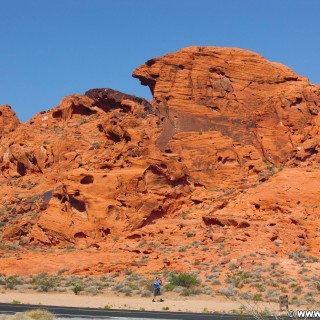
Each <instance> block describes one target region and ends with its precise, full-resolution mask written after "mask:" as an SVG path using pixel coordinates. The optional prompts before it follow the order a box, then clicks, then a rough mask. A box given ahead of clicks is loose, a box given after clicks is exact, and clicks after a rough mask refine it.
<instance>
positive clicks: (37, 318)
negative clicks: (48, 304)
mask: <svg viewBox="0 0 320 320" xmlns="http://www.w3.org/2000/svg"><path fill="white" fill-rule="evenodd" d="M54 319H56V318H55V316H54V315H53V314H52V313H50V312H49V311H47V310H41V309H36V310H29V311H26V312H22V313H21V312H19V313H16V314H15V315H13V316H12V315H2V316H0V320H54Z"/></svg>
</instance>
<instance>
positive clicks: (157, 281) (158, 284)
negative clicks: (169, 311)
mask: <svg viewBox="0 0 320 320" xmlns="http://www.w3.org/2000/svg"><path fill="white" fill-rule="evenodd" d="M161 285H162V281H161V279H160V278H159V277H156V278H155V280H154V282H153V286H154V291H153V299H152V302H156V301H155V298H156V297H159V296H161ZM159 301H160V302H163V301H164V300H163V299H162V298H160V299H159Z"/></svg>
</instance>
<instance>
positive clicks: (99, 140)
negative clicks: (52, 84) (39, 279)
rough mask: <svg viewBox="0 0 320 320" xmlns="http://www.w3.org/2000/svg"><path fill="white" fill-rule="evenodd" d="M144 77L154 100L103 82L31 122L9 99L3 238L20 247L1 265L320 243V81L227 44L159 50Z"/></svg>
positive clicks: (74, 267)
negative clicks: (16, 112) (18, 114)
mask: <svg viewBox="0 0 320 320" xmlns="http://www.w3.org/2000/svg"><path fill="white" fill-rule="evenodd" d="M133 76H134V77H136V78H138V79H139V80H140V81H141V83H142V84H143V85H147V86H149V88H150V90H151V92H152V94H153V100H152V101H151V102H150V103H149V102H147V101H146V100H144V99H142V98H138V97H135V96H130V95H126V94H123V93H120V92H117V91H114V90H111V89H93V90H89V91H88V92H86V93H85V94H84V95H72V96H68V97H65V98H64V99H63V100H62V101H61V103H60V105H59V106H57V107H55V108H53V109H51V110H49V111H47V112H44V113H41V114H38V115H36V116H34V117H33V118H32V119H31V120H30V121H28V122H27V123H21V124H19V122H18V120H17V119H16V117H15V115H13V113H12V111H10V112H11V113H10V115H11V116H10V117H11V118H10V117H8V119H9V118H10V119H11V122H10V124H8V125H6V127H5V128H4V127H3V129H2V134H1V145H0V168H1V177H0V183H1V186H2V188H1V190H0V192H1V202H2V207H1V209H0V210H1V227H0V229H1V234H2V244H3V247H2V249H3V250H6V248H15V249H14V250H13V251H12V255H10V254H8V256H7V258H6V259H2V261H1V262H0V265H1V268H2V270H3V272H16V273H19V272H30V273H34V272H39V271H50V272H56V271H57V270H59V269H62V267H65V266H67V267H68V268H69V269H70V272H71V273H89V272H93V273H95V274H103V273H104V272H107V271H121V270H125V269H127V268H130V269H132V270H145V269H148V270H161V269H167V268H169V269H170V268H171V269H179V270H188V271H189V270H194V269H195V268H200V267H201V265H200V266H199V263H195V262H197V261H198V262H199V261H200V262H201V264H209V263H211V264H213V263H214V264H217V265H223V264H225V263H228V262H229V261H236V263H237V266H240V265H242V266H247V267H250V266H252V263H253V262H252V258H248V257H250V254H252V255H258V256H259V257H260V258H261V259H264V257H266V256H267V257H268V258H269V259H270V261H273V260H272V259H278V258H279V257H281V258H282V259H283V261H284V262H285V261H286V259H287V255H288V254H290V253H292V252H295V251H296V250H302V249H303V250H305V251H308V252H309V253H308V254H311V255H313V256H314V257H319V256H320V253H319V245H320V240H319V239H320V238H319V230H320V220H319V218H320V206H319V197H320V183H319V178H320V171H319V161H320V158H319V137H320V131H319V126H320V115H319V111H320V87H319V86H317V85H312V84H311V83H309V81H308V80H307V79H306V78H305V77H301V76H298V75H296V74H295V73H294V72H293V71H292V70H290V69H289V68H287V67H285V66H283V65H281V64H278V63H271V62H269V61H267V60H265V59H264V58H263V57H262V56H260V55H258V54H255V53H252V52H249V51H246V50H241V49H230V48H216V47H191V48H186V49H182V50H180V51H178V52H176V53H172V54H168V55H165V56H163V57H160V58H155V59H151V60H149V61H147V62H146V63H145V64H144V65H142V66H140V67H139V68H137V69H136V70H135V71H134V73H133ZM8 110H10V109H9V107H8V106H5V107H1V108H0V111H1V112H2V113H4V112H7V113H8V112H9V111H8ZM2 113H1V114H2ZM289 230H290V232H288V231H289ZM194 243H198V244H200V245H201V246H203V248H206V250H200V249H194V248H193V247H194V246H193V244H194ZM221 245H222V246H223V247H224V251H223V252H222V251H221ZM35 248H40V249H41V250H42V251H43V250H48V249H50V250H60V251H59V254H52V255H49V254H47V251H45V252H41V251H40V252H35ZM68 248H72V252H65V251H61V250H65V249H68ZM80 249H84V250H85V251H83V250H81V251H79V250H80ZM10 252H11V251H10ZM84 252H85V253H86V254H84ZM16 255H18V256H19V260H18V261H17V259H16ZM44 257H45V259H46V260H47V264H44V265H41V264H37V263H34V262H36V261H42V260H43V259H44ZM31 260H32V261H33V263H31V262H30V261H31ZM26 265H28V268H29V269H28V271H26V269H22V268H23V266H26ZM197 266H198V267H197ZM141 268H143V269H141ZM200 270H201V268H200Z"/></svg>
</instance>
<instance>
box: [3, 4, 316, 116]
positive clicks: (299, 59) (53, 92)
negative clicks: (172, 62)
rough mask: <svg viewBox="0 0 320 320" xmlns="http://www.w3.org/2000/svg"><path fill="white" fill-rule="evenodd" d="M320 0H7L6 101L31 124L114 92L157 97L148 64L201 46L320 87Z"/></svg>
mask: <svg viewBox="0 0 320 320" xmlns="http://www.w3.org/2000/svg"><path fill="white" fill-rule="evenodd" d="M319 12H320V1H319V0H299V1H298V0H227V1H222V0H50V1H49V0H28V1H25V0H19V1H18V0H0V44H1V48H0V105H2V104H5V103H7V104H10V105H11V106H12V108H13V109H14V110H15V111H16V113H17V115H18V117H19V119H20V120H21V121H27V120H29V119H30V118H31V117H32V116H33V115H34V114H35V113H37V112H39V111H42V110H48V109H50V108H52V107H54V106H56V105H58V104H59V101H60V100H61V99H62V98H63V97H64V96H66V95H69V94H73V93H80V94H81V93H84V92H85V91H86V90H88V89H91V88H102V87H109V88H112V89H115V90H120V91H123V92H125V93H129V94H135V95H138V96H143V97H145V98H147V99H150V98H151V95H150V93H149V90H148V88H146V87H143V86H141V85H140V83H139V81H138V80H137V79H133V78H132V77H131V74H132V72H133V70H134V69H135V68H136V67H138V66H139V65H141V64H143V63H144V62H145V61H146V60H148V59H150V58H153V57H158V56H161V55H163V54H166V53H170V52H174V51H177V50H178V49H180V48H182V47H187V46H191V45H209V46H224V47H238V48H245V49H248V50H252V51H255V52H258V53H260V54H262V55H263V56H264V57H265V58H267V59H268V60H271V61H276V62H280V63H283V64H285V65H287V66H289V67H291V68H292V69H293V70H294V71H295V72H297V73H298V74H300V75H304V76H306V77H308V78H309V79H310V81H311V82H313V83H317V84H320V63H319V61H320V41H319V34H320V19H319Z"/></svg>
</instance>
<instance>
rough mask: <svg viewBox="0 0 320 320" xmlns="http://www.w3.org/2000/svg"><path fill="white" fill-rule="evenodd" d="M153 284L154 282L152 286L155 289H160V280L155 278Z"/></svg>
mask: <svg viewBox="0 0 320 320" xmlns="http://www.w3.org/2000/svg"><path fill="white" fill-rule="evenodd" d="M153 284H154V288H155V289H160V285H161V282H160V281H159V280H157V279H156V280H154V283H153Z"/></svg>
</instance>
